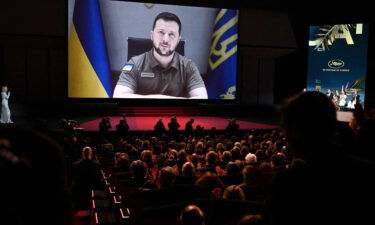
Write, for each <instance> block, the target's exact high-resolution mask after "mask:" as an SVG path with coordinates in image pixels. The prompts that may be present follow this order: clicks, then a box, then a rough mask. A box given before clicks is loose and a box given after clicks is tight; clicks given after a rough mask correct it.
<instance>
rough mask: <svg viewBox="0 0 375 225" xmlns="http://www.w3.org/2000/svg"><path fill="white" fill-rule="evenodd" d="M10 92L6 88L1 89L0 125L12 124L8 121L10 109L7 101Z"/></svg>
mask: <svg viewBox="0 0 375 225" xmlns="http://www.w3.org/2000/svg"><path fill="white" fill-rule="evenodd" d="M9 96H10V92H9V91H8V88H7V87H6V86H3V87H2V89H1V118H0V123H13V122H12V120H11V119H10V109H9V105H8V99H9Z"/></svg>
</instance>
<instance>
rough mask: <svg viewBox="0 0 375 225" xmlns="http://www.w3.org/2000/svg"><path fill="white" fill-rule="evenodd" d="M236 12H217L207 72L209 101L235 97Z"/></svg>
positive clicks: (228, 10) (229, 10) (221, 10)
mask: <svg viewBox="0 0 375 225" xmlns="http://www.w3.org/2000/svg"><path fill="white" fill-rule="evenodd" d="M237 23H238V12H237V10H232V9H220V10H219V11H218V12H217V15H216V19H215V25H214V31H213V34H212V44H211V50H210V58H209V60H208V70H207V85H206V86H207V92H208V98H209V99H234V98H235V97H236V73H237V39H238V28H237Z"/></svg>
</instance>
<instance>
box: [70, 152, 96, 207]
mask: <svg viewBox="0 0 375 225" xmlns="http://www.w3.org/2000/svg"><path fill="white" fill-rule="evenodd" d="M98 186H100V167H99V164H98V163H97V162H95V161H92V160H89V159H81V160H79V161H77V162H75V163H73V195H74V199H75V202H76V206H77V208H88V207H89V205H90V191H91V190H93V189H95V188H97V187H98Z"/></svg>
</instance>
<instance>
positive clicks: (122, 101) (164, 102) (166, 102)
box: [64, 0, 242, 106]
mask: <svg viewBox="0 0 375 225" xmlns="http://www.w3.org/2000/svg"><path fill="white" fill-rule="evenodd" d="M110 1H119V2H132V3H145V2H146V1H145V0H110ZM147 3H155V4H167V5H175V6H191V7H206V8H226V9H233V10H237V12H238V22H237V29H238V38H237V60H236V67H237V70H236V95H235V99H173V98H171V99H157V98H151V99H148V98H139V99H137V98H113V97H111V98H97V97H92V98H91V97H87V98H86V97H69V96H68V89H69V82H68V77H69V70H68V64H69V60H68V57H69V52H68V46H69V31H68V28H69V22H70V21H69V20H68V19H69V18H68V17H69V1H66V20H65V21H66V22H65V26H66V27H65V32H66V37H65V40H66V46H65V47H66V52H67V54H66V76H65V89H64V90H65V99H66V101H67V102H87V103H111V104H114V103H116V104H118V105H121V106H144V105H150V106H171V105H172V106H181V105H183V106H197V105H202V104H203V105H204V104H207V105H209V104H234V105H236V104H239V103H240V102H241V85H240V83H239V82H240V81H241V80H242V77H241V76H242V74H241V73H240V70H241V68H240V53H239V52H240V33H241V32H240V31H241V30H240V14H241V7H240V6H237V5H234V6H233V5H232V6H228V5H226V4H223V3H222V2H214V1H213V2H201V1H194V0H193V1H189V2H186V1H183V0H181V1H180V0H177V1H168V0H157V1H155V0H150V1H147ZM73 8H74V6H73ZM207 63H208V62H207Z"/></svg>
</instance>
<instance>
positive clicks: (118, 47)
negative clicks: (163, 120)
mask: <svg viewBox="0 0 375 225" xmlns="http://www.w3.org/2000/svg"><path fill="white" fill-rule="evenodd" d="M68 15H69V16H68V19H69V21H68V24H69V27H68V29H69V31H68V33H69V40H68V43H69V44H68V46H69V47H68V48H69V49H68V58H69V59H68V97H70V98H131V99H147V98H151V99H235V98H236V79H237V78H236V77H237V60H238V58H237V39H238V10H234V9H217V8H206V7H195V6H194V7H193V6H181V5H165V4H150V3H141V2H126V1H109V0H69V13H68Z"/></svg>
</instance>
